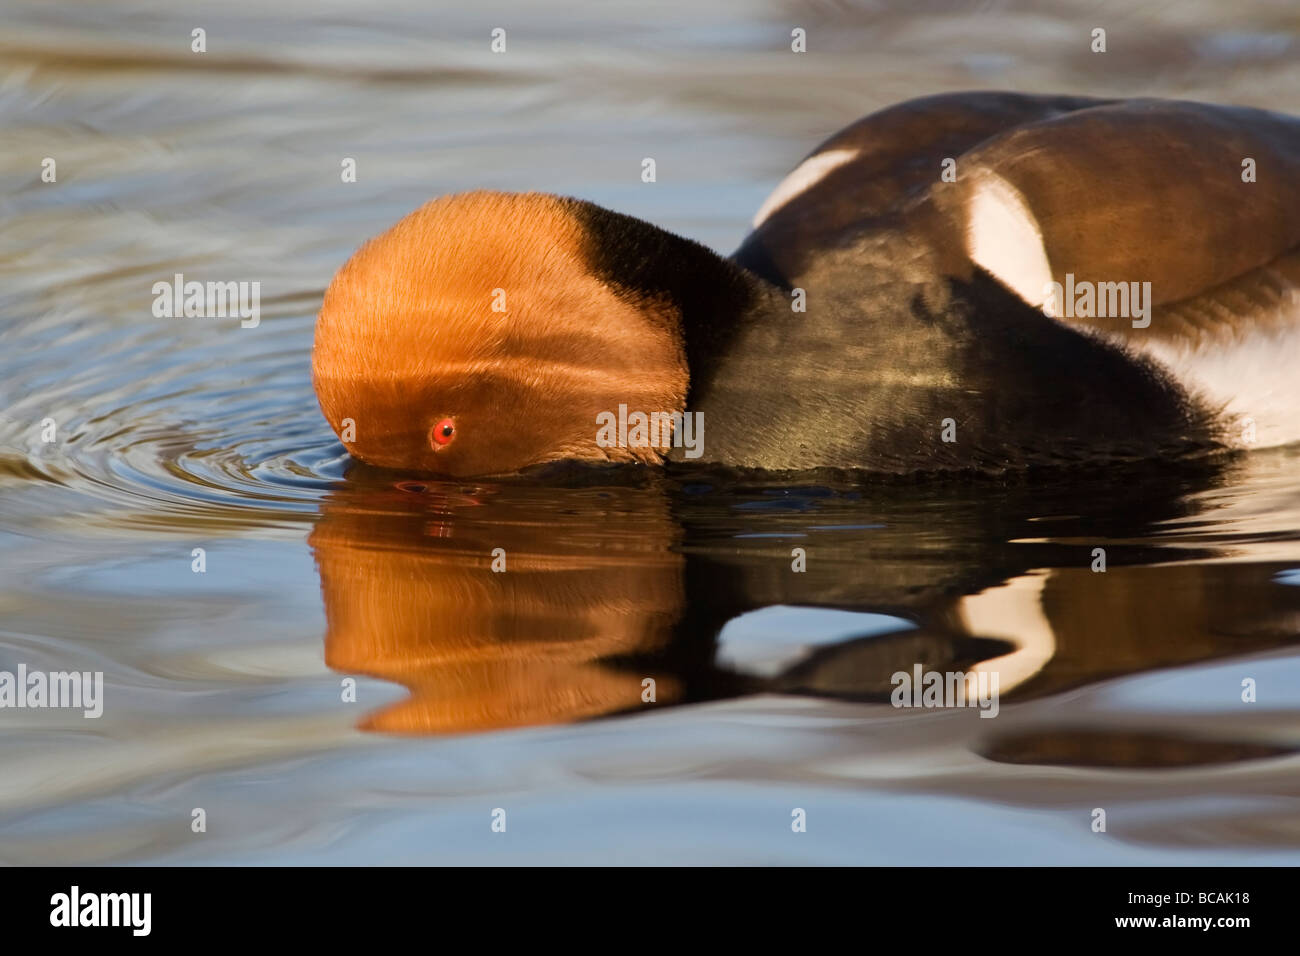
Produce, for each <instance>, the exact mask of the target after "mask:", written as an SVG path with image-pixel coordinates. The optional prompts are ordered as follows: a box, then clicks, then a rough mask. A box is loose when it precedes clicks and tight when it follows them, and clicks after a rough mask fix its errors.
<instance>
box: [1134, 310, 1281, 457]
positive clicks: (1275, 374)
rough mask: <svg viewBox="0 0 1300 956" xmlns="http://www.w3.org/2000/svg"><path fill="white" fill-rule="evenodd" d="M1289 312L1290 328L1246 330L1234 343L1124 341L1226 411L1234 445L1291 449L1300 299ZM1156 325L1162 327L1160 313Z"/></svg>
mask: <svg viewBox="0 0 1300 956" xmlns="http://www.w3.org/2000/svg"><path fill="white" fill-rule="evenodd" d="M1289 307H1290V311H1291V315H1290V319H1291V321H1290V323H1289V324H1287V325H1283V326H1281V327H1277V326H1275V327H1273V328H1271V329H1270V328H1256V329H1254V330H1251V329H1246V330H1245V331H1243V332H1242V334H1241V335H1239V336H1234V337H1232V338H1227V337H1224V338H1220V337H1217V336H1208V335H1207V336H1203V337H1202V339H1201V341H1200V342H1197V343H1195V344H1193V343H1191V342H1169V341H1163V342H1161V341H1156V340H1151V341H1145V340H1144V336H1143V335H1142V333H1141V332H1140V331H1139V330H1136V329H1135V330H1134V331H1133V332H1132V334H1130V335H1127V336H1125V337H1124V341H1125V342H1126V343H1127V344H1128V345H1129V346H1130V347H1132V348H1134V349H1136V350H1137V351H1138V352H1141V353H1142V354H1144V355H1148V356H1150V357H1151V358H1152V359H1154V360H1155V361H1156V362H1158V363H1159V364H1160V365H1163V366H1164V367H1165V368H1166V369H1168V370H1169V372H1170V374H1171V375H1173V377H1174V379H1175V380H1176V381H1177V382H1179V383H1180V384H1181V385H1182V386H1183V387H1184V388H1186V389H1187V390H1188V391H1190V392H1191V393H1192V394H1193V395H1196V396H1198V397H1200V398H1201V399H1203V400H1204V401H1205V402H1206V404H1208V405H1209V406H1210V407H1211V408H1213V409H1216V410H1217V409H1222V412H1221V415H1222V417H1223V424H1224V426H1225V427H1226V429H1227V432H1226V435H1225V438H1226V439H1227V441H1228V443H1229V444H1230V445H1233V446H1235V447H1238V448H1269V447H1272V446H1275V445H1289V444H1290V443H1291V442H1296V441H1300V298H1295V297H1293V301H1292V302H1291V303H1290V306H1289ZM1154 321H1156V322H1159V321H1160V313H1159V311H1157V312H1156V314H1155V319H1154Z"/></svg>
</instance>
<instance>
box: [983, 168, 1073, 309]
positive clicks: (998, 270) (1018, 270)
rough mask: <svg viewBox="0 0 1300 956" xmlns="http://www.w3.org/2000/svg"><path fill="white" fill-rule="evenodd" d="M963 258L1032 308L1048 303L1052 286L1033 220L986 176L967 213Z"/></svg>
mask: <svg viewBox="0 0 1300 956" xmlns="http://www.w3.org/2000/svg"><path fill="white" fill-rule="evenodd" d="M966 253H967V255H969V256H970V258H971V261H972V262H974V263H975V264H976V265H978V266H981V267H983V268H984V269H985V270H987V271H988V272H989V273H990V274H991V275H992V276H993V277H994V278H996V279H997V280H998V281H999V282H1001V283H1002V284H1003V285H1005V286H1006V287H1007V288H1008V289H1010V290H1011V291H1012V292H1014V293H1015V294H1016V295H1018V296H1020V298H1022V299H1024V300H1025V301H1026V302H1028V303H1029V304H1030V305H1032V306H1033V307H1034V308H1037V309H1041V308H1042V307H1043V305H1044V304H1045V303H1046V302H1047V291H1046V290H1047V286H1048V283H1050V282H1051V281H1052V269H1051V265H1050V264H1049V263H1048V261H1047V250H1046V249H1044V248H1043V234H1042V231H1041V230H1040V229H1039V228H1038V220H1037V219H1036V218H1035V217H1034V214H1033V212H1032V211H1030V209H1029V205H1028V204H1027V203H1026V202H1025V197H1024V196H1022V195H1021V194H1020V190H1018V189H1017V188H1016V187H1015V186H1013V185H1011V184H1010V183H1009V182H1007V181H1006V180H1005V179H1003V178H1002V177H1000V176H994V175H992V174H985V175H983V176H981V177H980V178H979V180H978V182H977V183H976V184H975V191H974V194H973V195H972V196H971V198H970V201H969V204H968V205H967V207H966Z"/></svg>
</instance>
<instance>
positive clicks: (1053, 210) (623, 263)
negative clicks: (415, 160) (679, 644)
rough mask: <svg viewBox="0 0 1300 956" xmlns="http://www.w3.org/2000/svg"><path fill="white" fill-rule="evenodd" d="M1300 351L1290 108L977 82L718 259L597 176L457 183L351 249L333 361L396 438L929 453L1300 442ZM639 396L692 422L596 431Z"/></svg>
mask: <svg viewBox="0 0 1300 956" xmlns="http://www.w3.org/2000/svg"><path fill="white" fill-rule="evenodd" d="M1247 160H1249V161H1250V163H1249V165H1248V164H1247V163H1246V161H1247ZM1247 169H1249V171H1250V176H1249V177H1248V176H1247V175H1246V171H1247ZM1076 289H1077V290H1083V292H1081V293H1080V294H1079V295H1077V296H1076V294H1075V292H1076ZM494 291H495V292H496V293H501V294H502V296H503V297H505V298H506V300H507V301H508V302H510V304H509V305H508V306H507V307H506V309H507V310H506V311H504V312H502V311H500V310H498V311H497V312H495V313H494V312H492V311H491V310H492V308H493V306H492V305H490V304H489V302H490V296H491V294H492V293H493V292H494ZM1084 293H1086V294H1084ZM1117 306H1118V308H1117ZM1297 359H1300V121H1297V120H1295V119H1292V118H1289V117H1285V116H1281V115H1279V114H1274V113H1267V112H1263V111H1258V110H1249V109H1239V108H1229V107H1216V106H1205V105H1201V104H1192V103H1181V102H1173V101H1159V100H1135V101H1106V100H1093V99H1085V98H1079V97H1039V96H1026V95H1020V94H1005V93H967V94H953V95H944V96H937V97H930V98H926V99H922V100H914V101H909V102H907V103H903V104H900V105H898V106H895V107H892V108H890V109H887V110H884V111H882V112H880V113H876V114H873V115H872V116H869V117H867V118H865V119H863V120H860V121H859V122H857V123H855V124H853V125H852V126H850V127H848V128H846V129H845V130H843V131H842V132H840V133H838V134H836V135H835V136H833V137H832V138H831V139H829V140H827V141H826V142H825V143H823V144H822V145H821V146H819V147H818V148H817V149H816V150H814V151H813V153H812V154H810V156H809V157H808V158H807V159H806V160H804V162H803V163H801V164H800V166H799V167H797V168H796V170H795V171H794V172H793V173H792V174H791V175H790V177H788V178H787V180H786V181H785V182H784V183H782V184H781V185H780V186H779V187H778V188H777V190H776V191H775V192H774V193H773V195H772V197H771V198H770V199H769V200H768V202H766V203H765V204H764V205H763V207H762V209H761V210H760V212H759V215H758V216H757V217H756V220H755V228H754V231H753V232H752V233H751V234H750V235H749V236H748V237H747V238H746V239H745V241H744V242H743V243H742V245H741V247H740V248H739V249H738V250H737V252H736V253H735V254H734V255H733V256H732V257H731V258H729V259H728V258H723V257H721V256H718V255H716V254H715V253H713V252H712V251H710V250H708V249H707V248H705V247H703V246H701V245H699V244H697V243H694V242H691V241H690V240H687V239H683V238H681V237H678V236H674V235H672V234H671V233H668V232H666V231H664V230H661V229H658V228H657V227H655V226H653V225H650V224H648V223H645V222H642V221H640V220H637V219H634V218H632V217H629V216H624V215H622V214H619V213H615V212H611V211H609V210H605V209H602V208H601V207H598V206H595V205H593V204H590V203H586V202H582V201H579V200H571V199H559V198H556V197H549V196H543V195H540V194H524V195H513V194H492V193H479V194H466V195H464V196H459V197H450V198H449V199H444V200H438V201H436V202H435V203H432V204H430V205H429V206H426V207H424V208H423V209H422V210H419V211H417V213H415V214H413V215H412V217H408V220H404V221H403V223H399V225H398V226H397V227H395V228H394V230H393V231H391V232H390V233H388V234H385V235H384V236H381V237H380V238H379V239H377V240H374V241H372V243H370V244H368V245H367V246H366V247H364V248H363V249H362V250H361V251H360V252H359V253H358V254H357V256H356V257H354V259H353V261H352V262H350V263H349V264H348V266H346V267H345V268H344V270H342V271H341V272H340V274H339V276H338V277H336V279H335V281H334V283H333V284H332V285H331V288H330V291H329V292H328V293H327V295H326V301H325V304H324V306H323V307H322V313H321V318H320V320H319V322H318V327H317V340H316V347H315V350H314V353H313V370H314V377H315V382H316V386H317V392H318V395H319V396H320V398H321V404H322V408H323V409H324V411H325V413H326V416H327V418H329V419H330V421H331V423H332V424H334V425H335V428H336V430H338V431H340V434H343V432H342V429H341V427H340V422H341V421H342V419H344V418H352V420H353V421H354V422H355V423H356V425H357V428H358V430H359V431H360V430H364V431H366V432H367V433H368V434H367V439H366V440H363V439H360V438H359V439H358V440H357V441H356V442H354V443H349V448H350V449H352V451H353V453H354V454H356V455H357V456H358V457H361V458H365V459H367V460H370V461H372V462H374V463H376V464H381V465H388V466H392V467H404V468H415V469H419V470H431V471H439V472H445V473H450V474H495V473H500V472H508V471H517V470H519V469H521V468H526V467H528V466H530V465H533V464H540V463H542V462H545V461H552V460H556V459H562V458H577V459H585V460H612V461H642V462H646V463H654V462H658V461H661V460H664V459H668V460H682V461H686V460H691V461H696V462H701V463H705V464H711V465H725V466H732V467H737V468H747V469H748V468H753V469H764V470H778V471H804V470H809V469H816V468H835V469H864V470H868V471H882V472H894V473H911V472H929V471H951V470H976V471H985V472H997V471H1004V470H1007V469H1020V468H1027V467H1032V466H1036V465H1063V464H1078V463H1096V464H1106V463H1111V462H1120V461H1131V460H1146V459H1169V458H1189V457H1199V456H1204V455H1206V454H1212V453H1216V452H1221V451H1225V450H1228V449H1232V448H1234V447H1241V446H1250V445H1262V444H1281V443H1285V442H1287V441H1293V440H1298V439H1300V427H1297V425H1298V424H1300V423H1298V422H1297V419H1298V418H1300V416H1298V415H1297V410H1298V409H1300V387H1298V386H1297V379H1296V376H1295V369H1296V364H1297ZM494 383H495V384H494ZM620 405H626V406H627V407H629V408H632V409H641V410H644V411H646V412H651V411H666V412H678V413H682V412H685V413H689V414H694V415H696V416H697V417H698V418H699V420H700V421H701V423H702V441H701V442H700V443H699V447H698V448H697V449H692V450H691V451H692V453H691V454H689V455H688V454H687V449H685V448H683V447H680V446H674V445H672V444H671V443H670V442H661V443H660V444H659V445H657V446H655V447H652V448H648V449H647V448H644V447H642V448H609V447H604V446H603V445H601V444H599V443H597V442H596V441H595V431H596V430H595V423H594V415H598V414H600V412H601V410H602V409H604V410H609V411H612V410H614V409H616V408H618V407H619V406H620ZM349 411H351V412H352V414H351V415H349V414H347V413H348V412H349ZM358 416H360V417H358ZM361 419H366V420H367V422H366V424H363V423H362V421H361ZM445 421H450V422H453V423H455V429H454V430H455V433H456V434H455V440H454V441H453V442H451V443H449V444H447V445H445V446H444V445H441V444H440V443H439V442H438V441H436V440H434V441H431V440H430V431H429V429H430V428H431V427H434V426H435V425H437V424H438V423H441V422H445ZM394 423H397V424H394ZM408 423H410V424H408ZM344 437H345V441H346V437H347V436H346V435H345V436H344ZM462 449H464V450H462Z"/></svg>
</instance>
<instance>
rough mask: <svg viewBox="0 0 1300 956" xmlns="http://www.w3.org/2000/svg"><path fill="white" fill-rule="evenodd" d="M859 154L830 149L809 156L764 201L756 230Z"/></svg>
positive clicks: (755, 225) (851, 151) (755, 218)
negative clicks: (787, 204) (795, 198)
mask: <svg viewBox="0 0 1300 956" xmlns="http://www.w3.org/2000/svg"><path fill="white" fill-rule="evenodd" d="M858 152H859V150H856V149H828V150H826V152H824V153H818V154H817V155H816V156H809V157H808V158H807V159H805V160H804V161H803V162H802V163H800V164H799V165H798V166H796V167H795V168H794V171H793V172H791V173H790V175H788V176H786V177H785V179H783V180H781V184H780V185H779V186H777V187H776V189H774V190H772V195H770V196H768V197H767V199H765V200H764V201H763V205H762V206H760V207H759V209H758V212H757V213H755V214H754V228H755V229H757V228H758V227H759V226H760V225H761V224H762V223H763V220H765V219H767V218H768V217H769V216H771V215H772V213H774V212H776V211H777V210H778V209H780V208H781V207H782V206H784V205H785V204H786V203H788V202H789V201H790V200H791V199H793V198H794V197H795V196H798V195H799V194H800V193H802V192H806V191H807V190H809V189H811V188H812V187H813V186H815V185H817V183H819V182H821V181H822V180H823V179H825V178H826V177H827V176H828V175H830V173H831V172H832V171H833V170H836V169H839V168H840V167H841V166H843V165H844V164H845V163H848V162H852V161H853V159H854V158H855V157H857V155H858Z"/></svg>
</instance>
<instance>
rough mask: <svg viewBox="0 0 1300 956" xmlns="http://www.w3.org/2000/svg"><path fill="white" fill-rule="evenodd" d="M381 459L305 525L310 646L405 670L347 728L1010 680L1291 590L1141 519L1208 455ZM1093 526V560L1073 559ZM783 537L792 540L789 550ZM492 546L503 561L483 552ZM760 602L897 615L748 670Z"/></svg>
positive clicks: (1285, 626)
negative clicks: (383, 462)
mask: <svg viewBox="0 0 1300 956" xmlns="http://www.w3.org/2000/svg"><path fill="white" fill-rule="evenodd" d="M378 477H379V476H373V475H368V473H367V472H366V471H365V470H364V469H358V470H357V472H354V473H353V474H352V475H350V476H349V480H348V483H347V485H346V486H345V487H344V488H342V489H340V490H338V491H336V492H335V493H333V494H332V495H331V496H330V498H329V499H327V501H326V502H325V506H324V511H323V514H322V517H321V518H320V520H319V522H318V523H317V525H316V528H315V529H314V531H313V532H312V535H311V539H310V543H311V546H312V548H313V550H314V552H315V555H316V561H317V564H318V566H319V569H320V575H321V590H322V593H323V596H324V603H325V611H326V619H327V624H328V631H327V634H326V638H325V642H326V661H327V663H328V664H329V665H330V666H331V667H333V668H335V669H336V670H339V671H342V672H345V673H363V674H370V675H373V676H376V677H380V678H383V679H386V680H390V681H393V682H396V683H398V684H401V685H403V686H405V687H406V688H407V689H408V690H409V691H410V696H409V697H408V698H407V699H405V700H403V701H401V702H399V703H398V704H396V705H393V706H391V707H388V708H386V709H384V710H381V711H380V712H379V713H377V714H371V715H369V716H368V717H367V718H366V719H365V722H364V724H363V726H364V727H365V728H366V729H370V730H379V731H386V732H399V733H434V732H453V731H468V730H479V729H490V728H495V727H508V726H519V725H527V724H537V723H548V722H563V721H570V720H579V719H583V718H587V717H594V716H598V715H605V714H613V713H621V712H634V713H635V712H640V711H644V710H646V709H648V708H649V707H651V706H652V705H649V704H647V703H646V702H644V701H643V699H642V691H643V684H642V681H643V680H644V679H645V678H647V677H650V678H653V679H654V680H655V682H656V698H657V700H656V704H658V705H668V704H673V703H685V702H692V701H702V700H708V699H713V698H720V697H728V696H733V695H736V694H742V693H753V692H760V691H777V692H784V693H793V694H811V695H819V696H820V695H824V696H832V697H840V698H846V699H851V700H859V701H872V702H884V701H887V700H888V699H889V697H890V694H891V691H892V690H893V684H892V682H891V678H892V675H893V674H895V673H896V672H898V671H910V670H911V669H912V668H913V667H914V665H917V664H919V665H921V666H922V667H923V669H924V670H926V671H931V670H933V671H941V672H951V671H961V672H970V671H974V672H978V671H981V670H989V671H997V672H998V674H999V678H1000V680H999V693H1000V694H1001V695H1002V698H1003V701H1004V703H1014V702H1015V701H1016V700H1019V699H1024V698H1025V697H1029V696H1038V695H1044V694H1053V693H1058V692H1060V691H1062V690H1064V689H1068V688H1072V687H1078V686H1081V685H1084V684H1088V683H1092V682H1095V681H1098V680H1101V679H1105V678H1109V677H1113V676H1118V675H1124V674H1132V673H1139V672H1142V671H1145V670H1151V669H1154V668H1162V667H1171V666H1176V665H1179V664H1190V663H1195V662H1199V661H1205V660H1211V659H1214V658H1219V657H1226V656H1232V655H1244V654H1249V653H1253V652H1258V651H1262V650H1266V649H1268V648H1272V647H1278V646H1283V645H1286V644H1289V643H1292V642H1293V641H1294V635H1295V633H1296V622H1297V620H1300V588H1294V587H1284V586H1282V585H1279V584H1277V583H1276V582H1275V581H1274V580H1273V578H1274V576H1275V574H1276V572H1277V571H1278V570H1279V568H1280V567H1281V566H1282V564H1281V562H1280V561H1279V562H1274V563H1271V564H1251V563H1244V562H1243V563H1228V564H1222V563H1216V564H1186V563H1175V562H1185V561H1192V560H1196V559H1201V560H1204V559H1207V558H1218V557H1220V555H1219V554H1218V553H1217V552H1214V551H1209V550H1204V549H1201V550H1196V549H1193V548H1191V547H1187V546H1186V545H1176V546H1171V547H1165V546H1160V545H1158V544H1156V543H1155V542H1157V541H1158V540H1159V539H1158V538H1155V537H1152V535H1151V534H1150V532H1151V528H1152V526H1153V523H1154V522H1170V521H1174V520H1177V519H1183V520H1186V519H1187V518H1188V517H1189V516H1190V515H1191V514H1192V513H1193V512H1194V510H1195V509H1194V506H1190V505H1189V504H1188V503H1187V502H1188V499H1187V498H1186V497H1184V495H1185V493H1187V492H1190V491H1193V490H1195V489H1196V488H1198V487H1204V482H1205V481H1207V480H1208V476H1203V477H1195V476H1188V478H1187V481H1188V483H1187V484H1185V485H1182V486H1180V487H1179V488H1178V489H1176V490H1171V488H1170V475H1169V473H1168V472H1167V471H1161V472H1158V473H1155V474H1150V475H1148V476H1147V477H1146V478H1145V479H1144V478H1143V477H1142V476H1141V475H1138V474H1129V475H1126V476H1124V477H1123V478H1120V479H1118V480H1112V479H1109V478H1100V479H1092V480H1085V479H1084V478H1081V479H1080V480H1079V481H1078V482H1074V483H1072V484H1071V485H1070V486H1069V487H1068V488H1040V487H1037V486H1030V485H1021V486H1010V487H999V488H996V489H993V488H975V487H972V486H971V485H969V483H961V484H957V483H944V484H943V485H940V486H931V487H928V488H927V487H918V486H915V485H913V484H911V483H906V484H900V483H885V484H880V485H874V484H873V485H872V486H869V487H864V486H861V485H848V484H844V485H834V486H829V487H822V488H813V489H798V488H789V487H785V486H781V485H777V484H774V483H772V482H758V481H756V482H753V483H750V484H746V485H743V486H741V485H736V484H735V483H731V482H729V483H726V484H724V485H723V486H722V487H721V488H718V489H715V490H713V491H710V490H709V488H708V485H707V484H702V483H700V482H699V481H698V478H699V477H700V476H698V475H693V476H692V483H691V484H690V485H687V486H679V485H678V484H677V483H676V482H674V481H664V482H657V483H656V484H655V485H654V486H652V487H636V486H631V487H628V486H618V487H601V488H594V487H579V488H574V487H562V486H557V485H555V484H549V485H546V486H543V485H540V484H534V483H532V482H510V483H498V484H482V485H479V486H477V487H475V488H474V489H473V490H472V491H466V490H465V489H463V488H461V487H458V486H453V485H445V484H441V483H430V484H429V485H428V486H427V487H425V488H424V490H422V491H419V492H418V493H410V492H407V491H402V490H397V489H394V488H393V487H392V486H391V485H388V484H386V483H384V482H383V481H382V479H380V480H379V482H378V483H376V482H375V481H372V480H371V478H378ZM837 488H838V491H839V492H840V493H836V489H837ZM751 505H757V506H759V507H753V508H751V507H750V506H751ZM773 506H775V507H773ZM936 508H941V509H942V513H943V522H942V525H941V526H936V525H935V522H934V513H935V510H936ZM1189 508H1190V509H1191V510H1190V511H1189ZM1044 516H1047V518H1046V519H1045V518H1044ZM1051 516H1058V517H1051ZM742 529H743V530H744V531H745V532H754V534H752V535H751V534H749V533H746V534H740V535H739V536H738V532H739V531H741V530H742ZM1098 542H1101V543H1103V544H1105V546H1106V549H1107V551H1108V552H1109V556H1108V560H1109V565H1108V568H1107V570H1106V572H1104V573H1094V572H1093V571H1091V570H1090V568H1089V563H1090V560H1091V551H1092V548H1093V546H1094V545H1095V544H1096V543H1098ZM795 545H798V546H800V547H803V548H805V549H806V550H807V555H808V563H807V569H806V571H804V572H801V573H794V572H793V571H792V570H791V564H790V554H791V548H792V547H793V546H795ZM496 548H500V549H502V551H503V552H504V559H505V561H506V568H507V570H506V571H505V572H504V573H495V572H493V571H492V570H491V564H492V560H493V557H492V552H493V549H496ZM1291 564H1292V565H1293V564H1294V561H1292V562H1291ZM1152 565H1155V566H1152ZM1036 569H1042V570H1036ZM773 606H785V607H794V608H804V609H807V608H833V609H837V610H847V611H864V612H870V613H871V614H872V615H873V616H874V615H879V614H886V615H892V616H893V617H895V618H901V619H904V620H905V621H910V622H914V623H915V625H916V626H915V627H911V628H904V629H896V630H893V631H892V632H888V633H882V632H880V630H879V628H877V629H876V631H875V632H874V633H872V634H871V636H858V635H857V634H855V632H853V630H852V622H851V621H850V622H849V623H848V624H846V625H843V626H842V627H841V625H837V627H839V628H840V630H839V631H838V633H837V634H835V635H832V638H833V639H829V640H828V639H827V634H826V632H825V631H822V632H819V635H813V634H811V633H800V630H799V629H800V627H801V625H802V624H803V622H804V621H807V622H810V623H809V626H812V624H813V623H815V622H813V619H812V618H811V617H804V618H800V616H799V614H798V613H795V614H793V615H791V614H789V613H786V615H785V617H784V618H783V621H784V622H786V623H787V624H788V625H789V626H788V629H787V630H788V641H783V642H782V646H781V647H778V648H776V650H775V653H776V656H775V657H773V658H771V659H770V660H771V663H772V666H771V667H767V666H764V667H763V668H761V669H758V668H753V667H750V666H748V664H747V662H746V660H744V658H745V653H744V650H745V647H744V643H743V642H744V641H745V640H746V639H747V637H746V634H747V633H749V634H750V636H751V639H752V635H753V633H754V632H753V631H749V632H746V629H745V627H744V626H743V623H744V619H745V618H746V616H747V615H748V613H749V612H751V611H761V610H762V609H765V608H772V607H773ZM847 617H851V615H849V616H845V615H841V616H840V619H841V620H843V619H845V618H847ZM864 620H865V619H864ZM728 622H736V624H735V625H734V626H733V627H731V628H728V629H727V630H728V633H729V634H730V636H729V637H728V638H727V641H729V642H730V643H724V644H723V645H722V648H723V650H725V653H722V654H720V646H719V634H720V632H722V631H723V628H724V626H725V625H727V624H728ZM751 626H752V625H751ZM783 627H784V625H783ZM865 631H866V627H865V626H864V632H865ZM761 650H762V651H763V652H764V653H767V652H768V651H770V650H773V649H772V648H771V647H768V646H766V645H765V646H764V647H763V648H761ZM738 651H739V652H740V653H739V654H737V652H738ZM720 658H721V659H720ZM766 663H768V659H765V665H766Z"/></svg>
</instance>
